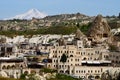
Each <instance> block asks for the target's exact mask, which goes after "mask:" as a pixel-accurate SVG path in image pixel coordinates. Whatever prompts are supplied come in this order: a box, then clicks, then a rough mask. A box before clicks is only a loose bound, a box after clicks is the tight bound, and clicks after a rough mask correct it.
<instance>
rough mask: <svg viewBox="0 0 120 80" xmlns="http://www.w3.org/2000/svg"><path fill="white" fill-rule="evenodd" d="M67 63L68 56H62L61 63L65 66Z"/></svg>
mask: <svg viewBox="0 0 120 80" xmlns="http://www.w3.org/2000/svg"><path fill="white" fill-rule="evenodd" d="M66 61H67V56H66V55H65V54H62V56H61V59H60V62H62V63H63V65H64V66H65V62H66ZM63 70H64V67H63Z"/></svg>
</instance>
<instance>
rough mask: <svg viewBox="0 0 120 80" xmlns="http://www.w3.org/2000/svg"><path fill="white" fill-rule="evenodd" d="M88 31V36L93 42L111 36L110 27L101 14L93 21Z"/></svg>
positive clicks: (101, 40)
mask: <svg viewBox="0 0 120 80" xmlns="http://www.w3.org/2000/svg"><path fill="white" fill-rule="evenodd" d="M88 33H89V34H88V36H89V37H91V38H92V39H93V40H94V41H95V42H103V41H104V39H107V38H110V37H111V28H110V26H109V25H108V23H107V21H106V20H105V19H104V18H103V17H102V15H98V16H97V17H96V18H95V20H94V21H93V23H92V25H91V28H90V29H89V32H88Z"/></svg>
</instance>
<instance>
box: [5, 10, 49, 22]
mask: <svg viewBox="0 0 120 80" xmlns="http://www.w3.org/2000/svg"><path fill="white" fill-rule="evenodd" d="M46 16H47V15H46V14H45V13H41V12H39V11H38V10H37V9H31V10H29V11H28V12H26V13H24V14H20V15H16V16H15V17H11V18H6V19H5V20H11V19H21V20H23V19H27V20H30V19H32V18H33V17H34V18H37V19H40V18H44V17H46Z"/></svg>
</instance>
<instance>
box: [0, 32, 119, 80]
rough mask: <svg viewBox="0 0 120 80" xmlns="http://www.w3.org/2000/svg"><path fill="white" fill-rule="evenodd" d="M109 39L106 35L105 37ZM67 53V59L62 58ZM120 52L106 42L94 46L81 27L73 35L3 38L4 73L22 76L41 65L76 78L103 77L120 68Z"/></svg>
mask: <svg viewBox="0 0 120 80" xmlns="http://www.w3.org/2000/svg"><path fill="white" fill-rule="evenodd" d="M105 39H106V37H105ZM63 54H65V55H66V57H67V59H66V62H64V63H63V62H61V58H62V57H61V56H62V55H63ZM119 57H120V52H111V51H110V50H109V46H108V45H105V43H104V44H103V43H101V44H99V45H96V46H93V45H92V41H91V40H89V39H88V38H87V37H86V36H85V35H83V34H82V33H81V31H80V30H77V31H76V34H71V35H34V36H32V37H31V38H25V37H24V36H16V37H13V38H9V37H5V36H1V38H0V75H1V76H4V77H14V78H19V77H20V75H21V74H23V73H24V72H26V71H27V72H28V73H29V74H30V73H31V71H32V70H35V71H36V73H37V72H39V69H41V68H50V69H56V70H57V71H58V73H62V74H67V75H70V76H73V77H76V78H83V79H89V78H91V79H96V80H97V79H100V78H101V76H102V74H103V73H105V72H106V71H107V72H108V71H109V72H110V73H111V75H117V74H116V71H117V72H118V73H119V71H120V58H119Z"/></svg>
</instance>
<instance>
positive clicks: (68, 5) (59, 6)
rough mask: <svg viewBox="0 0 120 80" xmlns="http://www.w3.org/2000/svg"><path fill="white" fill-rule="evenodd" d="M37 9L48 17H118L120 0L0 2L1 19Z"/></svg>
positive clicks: (10, 0)
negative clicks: (67, 14) (80, 15)
mask: <svg viewBox="0 0 120 80" xmlns="http://www.w3.org/2000/svg"><path fill="white" fill-rule="evenodd" d="M32 8H36V9H38V10H40V11H41V12H44V13H46V14H48V15H54V14H63V13H77V12H80V13H83V14H86V15H90V16H93V15H94V16H95V15H97V14H103V15H118V13H119V12H120V0H0V19H3V18H9V17H13V16H15V15H18V14H21V13H24V12H26V11H28V10H29V9H32Z"/></svg>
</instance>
